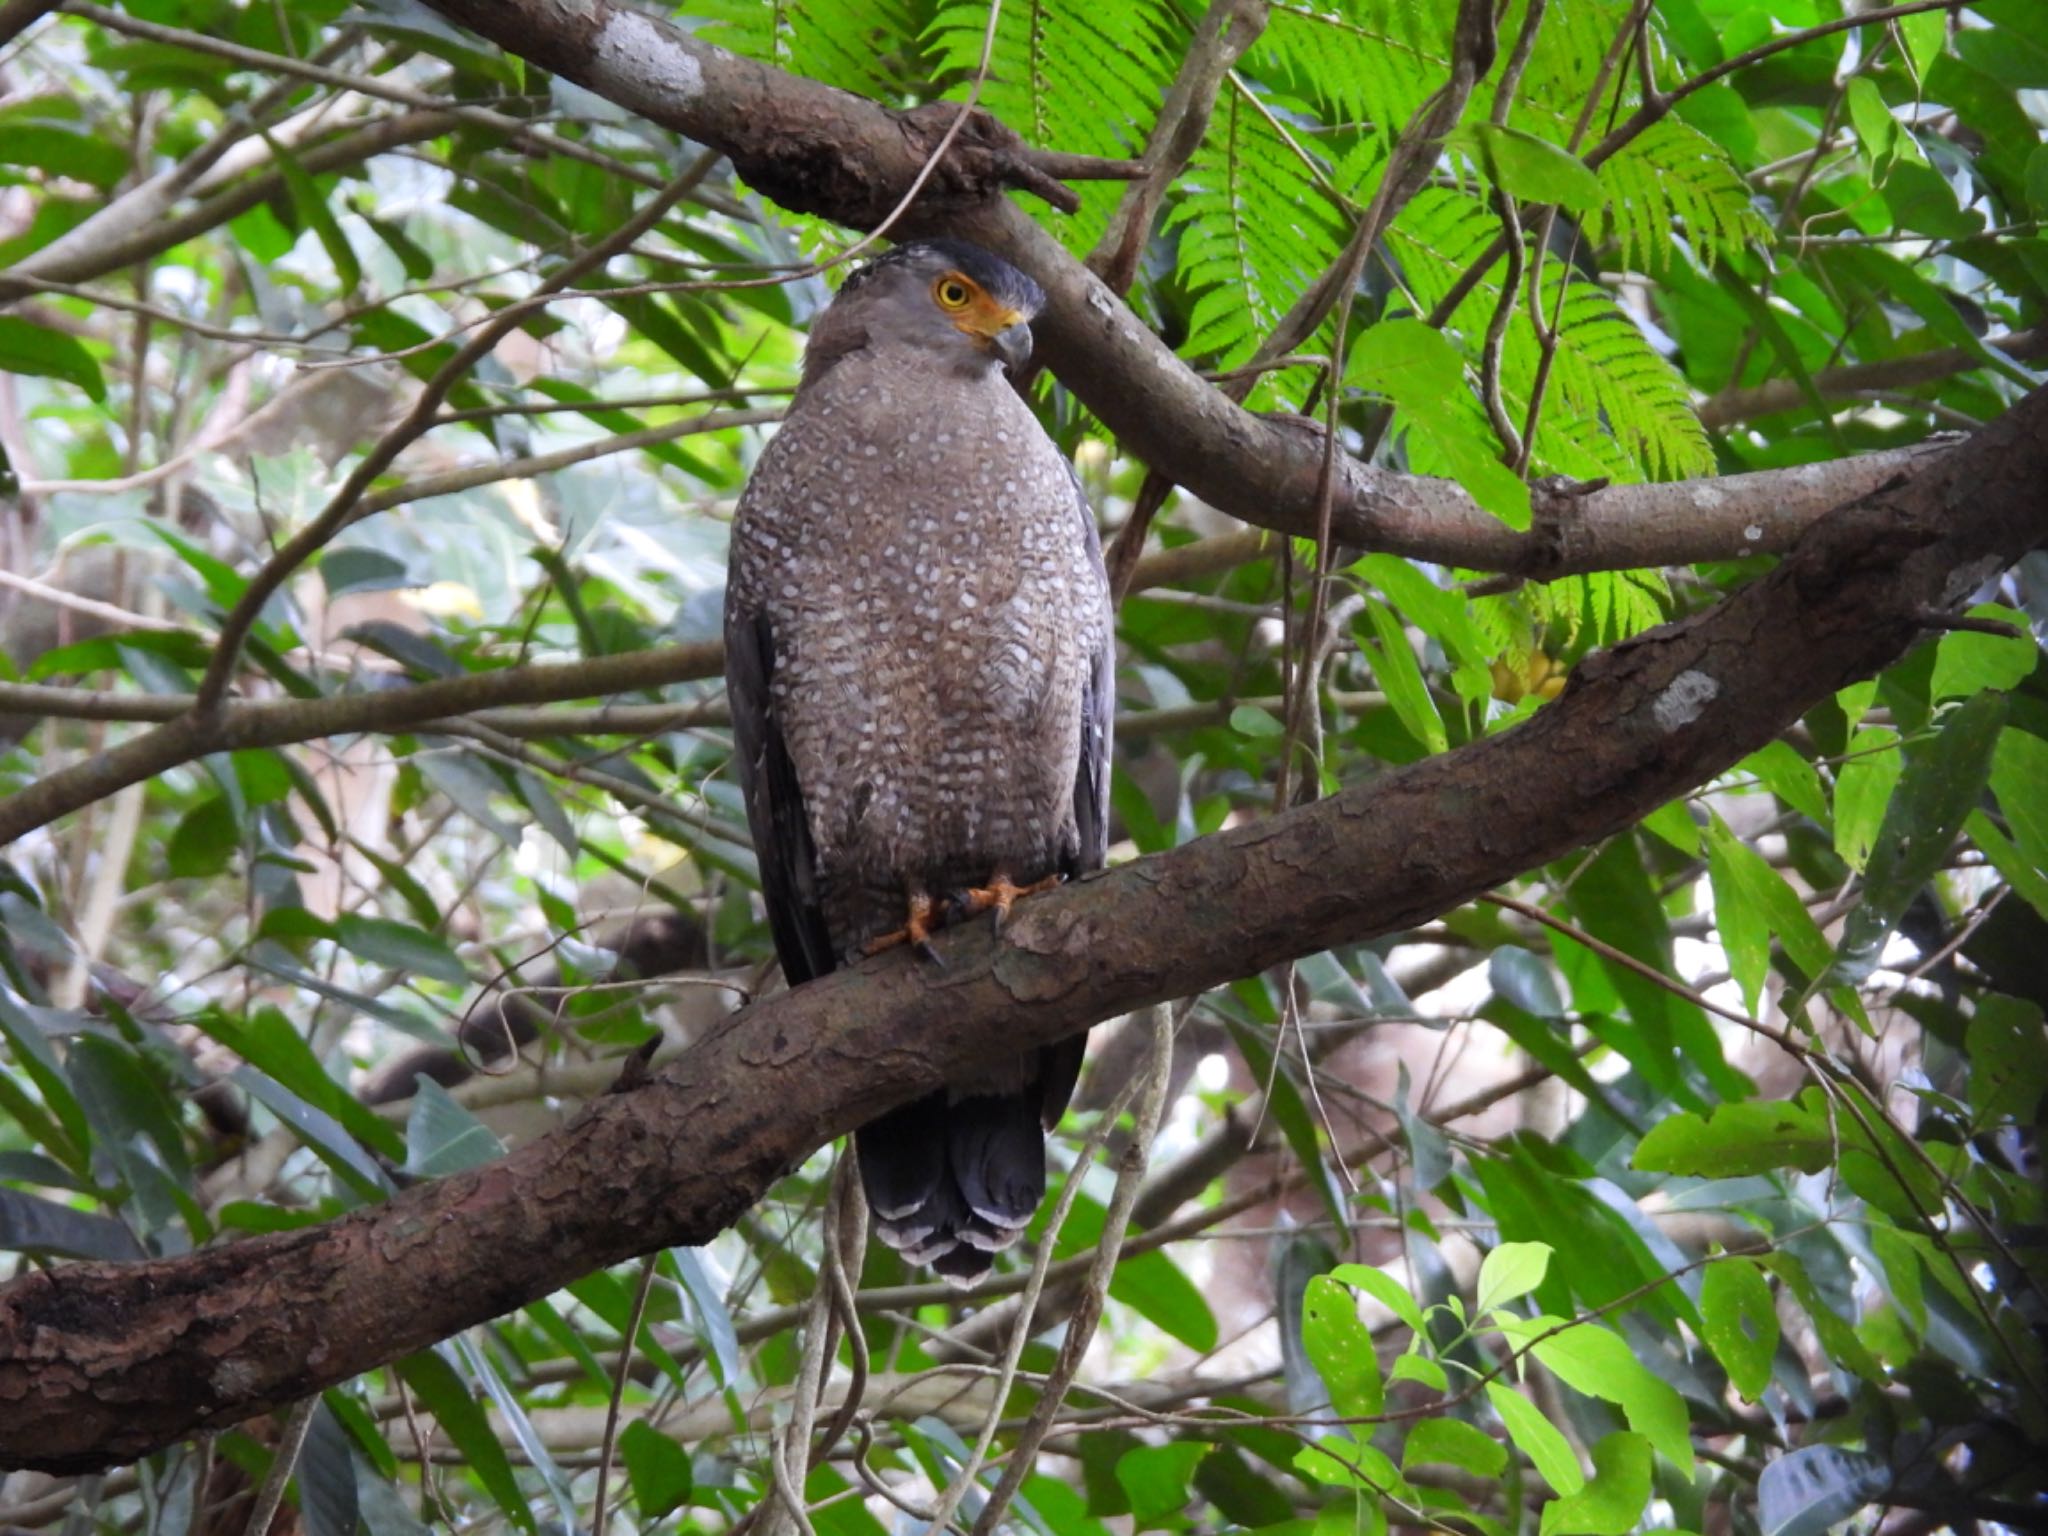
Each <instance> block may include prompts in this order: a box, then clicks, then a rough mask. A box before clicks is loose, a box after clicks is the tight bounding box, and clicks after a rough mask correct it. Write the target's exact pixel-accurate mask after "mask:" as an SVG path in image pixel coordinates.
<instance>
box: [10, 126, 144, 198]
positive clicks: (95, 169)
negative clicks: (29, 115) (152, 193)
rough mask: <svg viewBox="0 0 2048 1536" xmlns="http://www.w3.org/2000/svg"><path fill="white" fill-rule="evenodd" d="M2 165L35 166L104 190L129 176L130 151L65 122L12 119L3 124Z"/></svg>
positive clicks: (55, 174)
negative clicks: (81, 131) (79, 130)
mask: <svg viewBox="0 0 2048 1536" xmlns="http://www.w3.org/2000/svg"><path fill="white" fill-rule="evenodd" d="M0 165H32V166H34V167H36V169H38V170H43V171H48V172H50V173H51V174H52V175H54V176H68V177H70V178H71V179H72V180H74V181H85V182H90V183H91V184H92V185H94V186H96V187H98V188H100V189H101V190H102V191H105V190H106V189H107V188H109V187H111V186H113V185H114V183H115V182H117V181H119V180H120V179H121V178H122V177H123V176H125V175H127V174H128V152H127V151H126V150H125V149H123V148H122V147H121V146H120V145H119V144H114V143H110V142H108V141H107V140H105V139H102V138H96V137H95V136H93V135H92V134H90V133H80V132H78V131H77V130H76V129H74V128H72V127H69V126H68V125H66V124H63V123H57V122H23V121H20V120H19V119H16V118H13V117H9V118H8V119H7V120H6V121H4V122H0Z"/></svg>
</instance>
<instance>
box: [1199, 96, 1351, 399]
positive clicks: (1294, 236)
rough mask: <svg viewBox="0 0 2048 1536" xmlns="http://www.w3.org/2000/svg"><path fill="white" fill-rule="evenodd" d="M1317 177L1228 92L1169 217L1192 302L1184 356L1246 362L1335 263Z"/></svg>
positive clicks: (1252, 106)
mask: <svg viewBox="0 0 2048 1536" xmlns="http://www.w3.org/2000/svg"><path fill="white" fill-rule="evenodd" d="M1317 171H1318V167H1316V166H1313V165H1311V164H1310V163H1308V162H1307V161H1305V160H1304V159H1303V157H1302V154H1301V152H1300V150H1299V148H1298V147H1297V145H1295V144H1290V143H1289V142H1288V141H1287V139H1286V138H1285V137H1283V136H1282V135H1281V133H1280V132H1279V131H1278V129H1277V128H1276V127H1275V126H1274V125H1273V123H1272V122H1271V121H1270V120H1269V119H1268V118H1267V116H1266V115H1265V114H1264V113H1263V112H1261V111H1260V110H1259V108H1258V105H1257V104H1256V103H1254V102H1252V101H1251V100H1249V99H1248V97H1247V95H1246V93H1245V92H1243V91H1237V90H1226V91H1225V93H1224V96H1223V99H1222V100H1221V101H1220V102H1219V103H1218V104H1217V108H1216V114H1215V116H1214V117H1213V118H1212V119H1211V120H1210V124H1209V132H1208V134H1207V136H1206V137H1204V139H1203V141H1202V145H1201V148H1200V149H1198V150H1197V151H1196V152H1195V156H1194V159H1193V160H1192V161H1191V162H1190V163H1189V165H1188V170H1187V174H1186V175H1185V176H1184V177H1183V178H1182V179H1181V184H1180V196H1179V199H1178V201H1177V202H1176V203H1175V205H1174V207H1173V210H1172V211H1171V212H1170V213H1169V214H1168V216H1167V227H1168V228H1169V229H1175V230H1178V231H1179V236H1180V271H1181V276H1182V279H1183V280H1184V281H1185V282H1186V284H1187V286H1188V288H1189V290H1190V291H1191V292H1193V293H1194V295H1195V300H1194V304H1193V307H1192V310H1191V312H1190V315H1189V322H1188V339H1187V344H1186V346H1185V347H1184V348H1183V350H1184V351H1185V352H1186V353H1187V354H1188V355H1189V356H1190V357H1194V358H1199V359H1202V360H1204V361H1206V362H1209V363H1212V364H1213V365H1214V366H1216V367H1220V368H1230V367H1235V366H1236V365H1237V364H1239V363H1241V362H1243V361H1244V360H1245V359H1246V358H1248V357H1249V356H1250V355H1251V354H1252V352H1253V350H1254V349H1255V348H1256V347H1257V345H1258V342H1259V339H1260V338H1261V337H1262V336H1264V335H1266V334H1267V333H1269V332H1270V331H1271V330H1272V328H1273V325H1274V323H1275V322H1276V321H1278V320H1279V318H1280V316H1281V315H1282V314H1284V313H1286V310H1287V307H1288V306H1289V305H1290V304H1292V303H1293V302H1294V300H1295V298H1296V296H1297V295H1299V294H1300V293H1301V292H1302V291H1303V289H1305V288H1306V287H1307V286H1308V285H1309V284H1310V283H1311V282H1313V281H1314V280H1315V278H1316V277H1317V276H1318V275H1319V274H1320V273H1321V272H1322V271H1323V269H1324V268H1325V267H1327V266H1328V265H1329V264H1330V263H1331V262H1332V261H1333V260H1335V259H1336V256H1337V252H1338V251H1339V250H1340V249H1342V247H1343V243H1344V238H1345V233H1346V232H1345V229H1344V225H1343V221H1342V220H1341V219H1340V218H1339V216H1338V215H1337V212H1336V210H1335V208H1334V207H1333V206H1332V203H1331V200H1330V198H1329V196H1328V194H1327V193H1326V192H1324V191H1323V190H1322V189H1321V188H1320V187H1318V185H1317V184H1316V177H1317Z"/></svg>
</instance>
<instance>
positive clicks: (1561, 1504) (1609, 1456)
mask: <svg viewBox="0 0 2048 1536" xmlns="http://www.w3.org/2000/svg"><path fill="white" fill-rule="evenodd" d="M1650 1468H1651V1457H1650V1442H1649V1441H1648V1440H1646V1439H1644V1438H1643V1437H1642V1436H1641V1435H1632V1434H1627V1433H1625V1432H1619V1431H1617V1432H1616V1433H1614V1434H1611V1435H1607V1436H1604V1437H1603V1438H1601V1439H1600V1440H1598V1441H1596V1442H1594V1445H1593V1476H1592V1478H1591V1479H1590V1480H1589V1481H1588V1482H1587V1483H1586V1486H1585V1487H1583V1488H1581V1489H1580V1490H1579V1491H1578V1492H1577V1493H1572V1494H1567V1495H1565V1496H1564V1497H1563V1498H1561V1499H1555V1500H1553V1501H1552V1502H1550V1503H1548V1504H1546V1505H1544V1506H1543V1519H1542V1523H1541V1525H1540V1526H1539V1527H1538V1529H1539V1530H1540V1531H1541V1533H1542V1536H1623V1533H1624V1532H1627V1531H1632V1530H1634V1529H1635V1527H1636V1520H1637V1518H1638V1517H1639V1516H1640V1515H1641V1514H1642V1512H1643V1506H1644V1505H1646V1504H1648V1503H1649V1502H1650Z"/></svg>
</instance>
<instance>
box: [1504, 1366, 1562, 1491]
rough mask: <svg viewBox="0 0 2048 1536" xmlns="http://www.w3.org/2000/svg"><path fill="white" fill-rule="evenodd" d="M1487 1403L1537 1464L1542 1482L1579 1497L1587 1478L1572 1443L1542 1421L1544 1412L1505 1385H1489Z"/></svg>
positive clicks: (1523, 1451) (1523, 1452) (1518, 1444)
mask: <svg viewBox="0 0 2048 1536" xmlns="http://www.w3.org/2000/svg"><path fill="white" fill-rule="evenodd" d="M1486 1399H1487V1401H1488V1402H1490V1403H1492V1404H1493V1411H1494V1412H1495V1413H1497V1414H1499V1415H1500V1421H1501V1423H1503V1424H1504V1425H1506V1426H1507V1431H1508V1438H1509V1439H1511V1440H1513V1441H1514V1442H1515V1445H1516V1447H1517V1448H1518V1449H1519V1450H1520V1451H1521V1453H1522V1454H1523V1455H1524V1456H1526V1457H1528V1458H1529V1460H1530V1462H1531V1463H1533V1464H1534V1466H1535V1468H1536V1470H1537V1471H1538V1472H1539V1473H1541V1474H1542V1476H1543V1481H1545V1482H1546V1483H1548V1484H1550V1486H1551V1487H1552V1488H1553V1489H1554V1490H1555V1491H1556V1492H1558V1493H1560V1494H1569V1493H1577V1492H1578V1491H1579V1490H1580V1489H1581V1488H1583V1487H1585V1486H1586V1474H1585V1473H1584V1472H1583V1471H1581V1470H1580V1469H1579V1459H1578V1457H1576V1456H1574V1455H1573V1454H1572V1447H1571V1442H1570V1441H1568V1440H1566V1439H1565V1437H1564V1436H1563V1434H1562V1433H1560V1432H1559V1430H1558V1428H1557V1426H1556V1425H1555V1424H1552V1423H1551V1422H1550V1420H1548V1419H1546V1418H1545V1417H1543V1410H1542V1409H1540V1408H1538V1407H1537V1406H1536V1405H1535V1404H1534V1403H1532V1402H1530V1401H1529V1399H1527V1398H1526V1397H1524V1396H1522V1394H1521V1393H1519V1392H1517V1391H1516V1390H1515V1389H1514V1388H1513V1387H1511V1386H1509V1385H1508V1384H1507V1383H1506V1382H1504V1381H1489V1382H1488V1383H1487V1384H1486Z"/></svg>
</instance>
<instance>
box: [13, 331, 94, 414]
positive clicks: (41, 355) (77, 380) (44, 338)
mask: <svg viewBox="0 0 2048 1536" xmlns="http://www.w3.org/2000/svg"><path fill="white" fill-rule="evenodd" d="M0 373H23V374H31V375H33V376H35V377H36V378H42V379H62V380H64V381H65V382H66V383H67V384H76V385H77V386H78V387H79V388H80V389H82V390H84V391H85V392H86V394H87V395H88V396H90V397H91V398H92V399H93V400H94V401H102V400H105V399H106V398H107V381H106V379H105V377H104V376H102V374H101V373H100V365H99V364H98V363H97V362H95V361H94V360H93V355H92V354H91V353H90V352H88V351H86V350H85V346H84V344H83V343H81V342H80V341H78V340H77V339H76V338H75V337H71V336H67V335H65V334H64V333H63V332H62V331H51V330H45V329H44V328H43V327H42V326H40V325H31V324H29V322H28V321H26V320H22V319H18V318H16V317H15V316H13V315H0Z"/></svg>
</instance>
